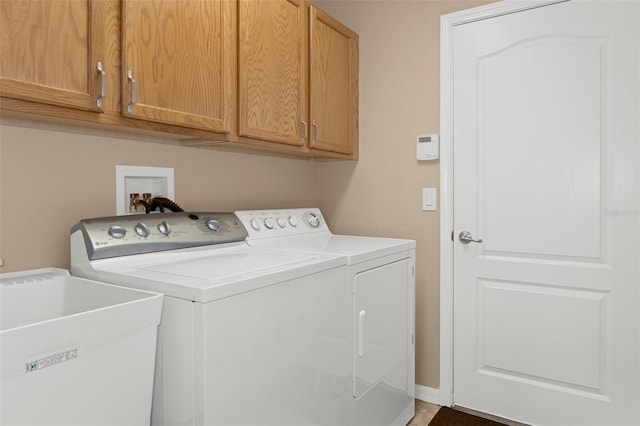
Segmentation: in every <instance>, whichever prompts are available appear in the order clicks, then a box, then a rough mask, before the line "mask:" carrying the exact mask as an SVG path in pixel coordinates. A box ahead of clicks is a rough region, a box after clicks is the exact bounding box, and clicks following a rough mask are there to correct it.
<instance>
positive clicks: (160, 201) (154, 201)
mask: <svg viewBox="0 0 640 426" xmlns="http://www.w3.org/2000/svg"><path fill="white" fill-rule="evenodd" d="M138 203H140V204H142V205H143V206H144V210H145V213H147V214H149V213H151V212H152V211H154V210H155V209H160V213H164V212H165V211H164V210H165V209H168V210H169V211H171V212H174V213H176V212H183V211H184V210H183V209H182V207H180V206H179V205H178V204H177V203H176V202H175V201H173V200H170V199H169V198H165V197H153V198H149V199H148V200H138Z"/></svg>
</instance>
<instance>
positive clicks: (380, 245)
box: [236, 208, 415, 426]
mask: <svg viewBox="0 0 640 426" xmlns="http://www.w3.org/2000/svg"><path fill="white" fill-rule="evenodd" d="M236 215H237V216H238V217H239V218H240V220H241V221H242V222H243V223H244V225H245V228H246V229H247V231H248V233H249V237H248V238H247V242H248V243H249V245H251V246H252V247H256V248H263V249H265V248H271V249H273V250H276V251H277V250H282V249H287V250H296V251H297V252H298V253H306V254H311V253H316V254H337V255H342V256H346V258H347V265H348V276H347V281H348V283H347V285H348V287H349V293H350V302H349V304H350V306H351V309H352V311H351V320H350V322H351V327H352V335H353V340H352V348H351V355H350V356H351V389H350V392H351V397H352V401H351V402H350V410H351V411H350V424H354V425H358V426H360V425H362V426H365V425H366V426H372V425H406V424H407V423H408V422H409V420H411V418H412V417H413V416H414V414H415V399H414V398H415V349H414V347H415V346H414V334H415V333H414V329H415V319H414V318H415V241H413V240H402V239H389V238H375V237H360V236H348V235H334V234H332V233H331V231H330V230H329V227H328V226H327V224H326V222H325V220H324V218H323V216H322V213H321V212H320V210H319V209H316V208H313V209H286V210H254V211H238V212H236Z"/></svg>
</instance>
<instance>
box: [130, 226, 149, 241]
mask: <svg viewBox="0 0 640 426" xmlns="http://www.w3.org/2000/svg"><path fill="white" fill-rule="evenodd" d="M134 229H135V231H136V234H138V235H139V236H141V237H143V238H146V237H148V236H149V227H147V225H145V224H144V223H142V222H138V223H137V224H136V226H135V228H134Z"/></svg>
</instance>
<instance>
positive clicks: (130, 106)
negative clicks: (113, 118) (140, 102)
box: [127, 70, 137, 114]
mask: <svg viewBox="0 0 640 426" xmlns="http://www.w3.org/2000/svg"><path fill="white" fill-rule="evenodd" d="M127 80H129V81H130V82H131V102H129V104H128V105H127V112H128V113H129V114H131V113H133V106H134V105H135V104H136V86H137V83H136V80H135V78H133V73H132V72H131V70H129V71H128V72H127Z"/></svg>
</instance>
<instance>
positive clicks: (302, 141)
mask: <svg viewBox="0 0 640 426" xmlns="http://www.w3.org/2000/svg"><path fill="white" fill-rule="evenodd" d="M300 120H302V124H303V125H304V133H303V134H304V136H303V137H302V140H301V141H300V145H304V141H306V140H307V137H308V136H309V125H308V124H307V122H306V121H304V117H301V118H300Z"/></svg>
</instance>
